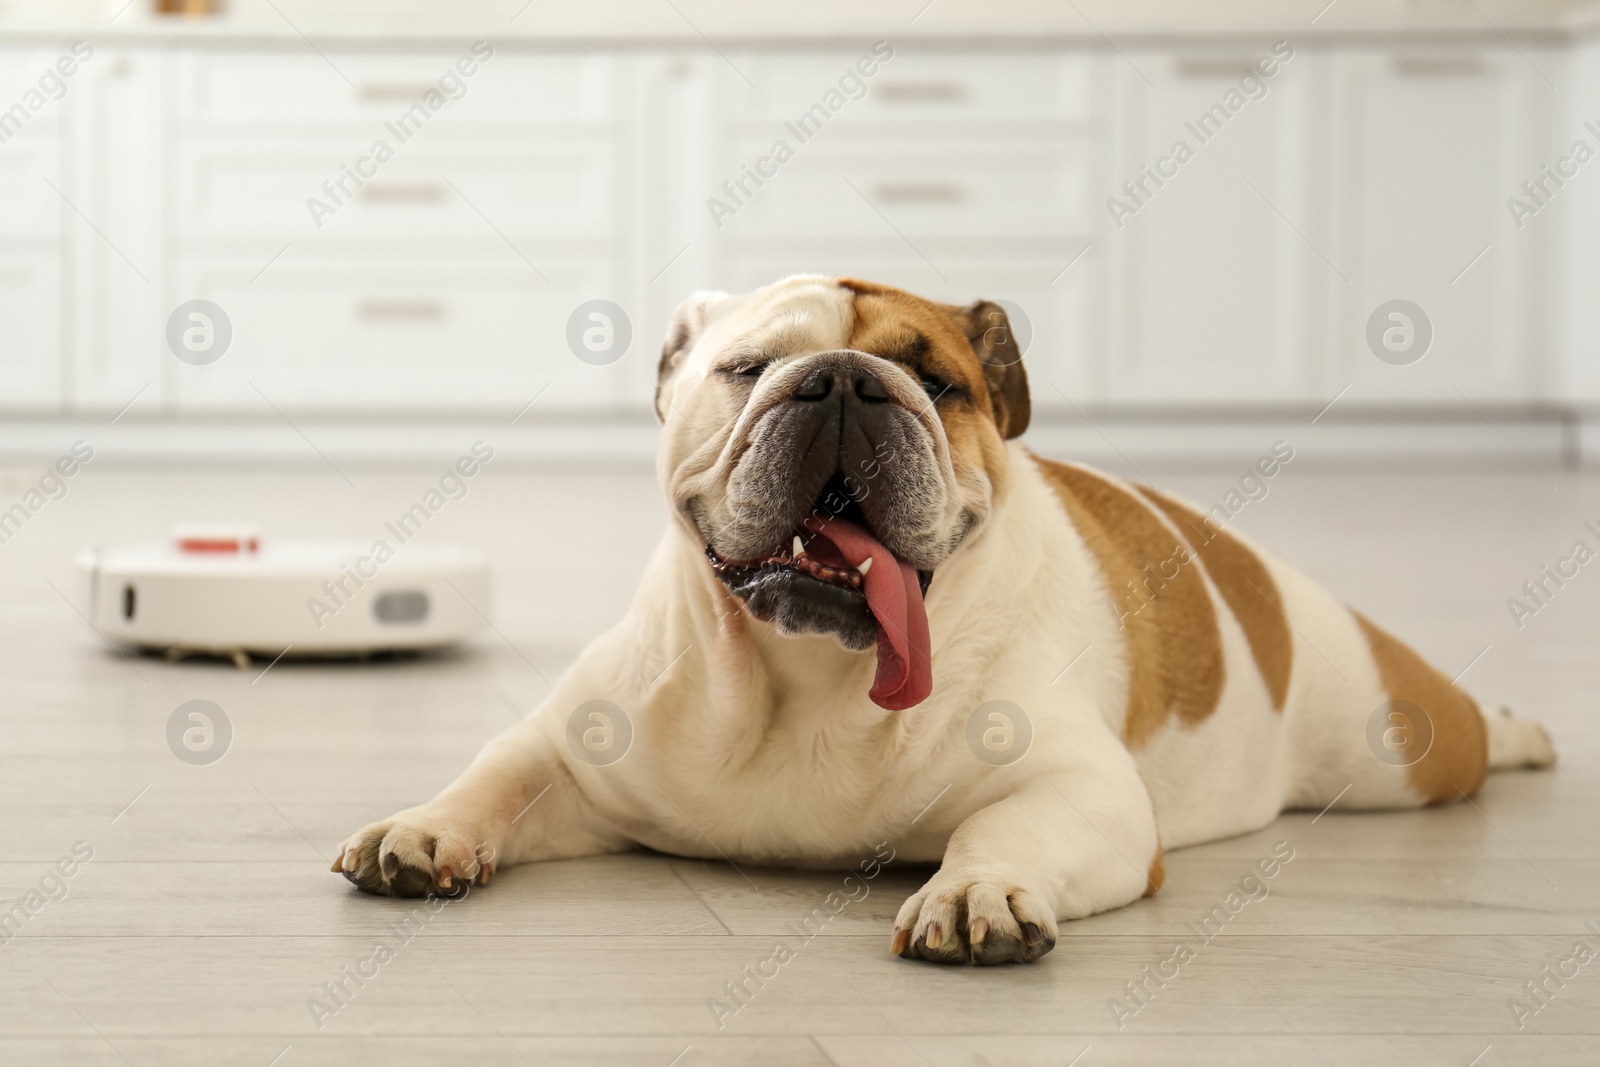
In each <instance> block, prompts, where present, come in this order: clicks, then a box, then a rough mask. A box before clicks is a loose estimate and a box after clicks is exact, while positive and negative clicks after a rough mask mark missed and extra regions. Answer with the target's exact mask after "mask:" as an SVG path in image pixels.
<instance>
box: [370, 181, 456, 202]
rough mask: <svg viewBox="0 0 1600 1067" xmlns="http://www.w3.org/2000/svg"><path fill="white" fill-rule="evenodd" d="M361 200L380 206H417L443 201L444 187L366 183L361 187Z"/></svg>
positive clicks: (431, 184) (422, 184) (434, 184)
mask: <svg viewBox="0 0 1600 1067" xmlns="http://www.w3.org/2000/svg"><path fill="white" fill-rule="evenodd" d="M361 199H363V200H371V201H374V202H376V203H380V204H395V203H407V204H419V203H425V202H430V201H438V200H443V199H444V186H442V185H440V184H439V183H438V182H368V183H367V184H366V185H363V186H362V187H361Z"/></svg>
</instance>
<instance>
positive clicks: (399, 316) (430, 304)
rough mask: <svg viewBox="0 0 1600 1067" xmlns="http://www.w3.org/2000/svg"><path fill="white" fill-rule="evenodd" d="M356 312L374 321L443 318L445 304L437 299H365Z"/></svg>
mask: <svg viewBox="0 0 1600 1067" xmlns="http://www.w3.org/2000/svg"><path fill="white" fill-rule="evenodd" d="M356 314H358V315H360V316H361V317H362V318H364V319H367V320H369V321H373V322H394V321H397V320H408V321H416V320H421V319H442V318H444V305H443V304H441V303H439V302H438V301H437V300H363V301H362V302H361V303H360V304H359V305H358V306H357V307H356Z"/></svg>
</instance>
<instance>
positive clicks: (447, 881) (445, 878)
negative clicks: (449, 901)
mask: <svg viewBox="0 0 1600 1067" xmlns="http://www.w3.org/2000/svg"><path fill="white" fill-rule="evenodd" d="M454 881H455V879H454V875H453V874H452V872H451V870H450V868H449V867H440V868H439V888H440V889H449V888H450V886H451V885H453V884H454Z"/></svg>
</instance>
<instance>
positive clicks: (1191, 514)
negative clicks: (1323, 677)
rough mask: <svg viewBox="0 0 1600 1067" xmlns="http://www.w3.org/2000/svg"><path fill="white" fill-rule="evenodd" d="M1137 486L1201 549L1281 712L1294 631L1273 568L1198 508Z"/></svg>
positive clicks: (1196, 549) (1197, 549)
mask: <svg viewBox="0 0 1600 1067" xmlns="http://www.w3.org/2000/svg"><path fill="white" fill-rule="evenodd" d="M1139 490H1140V492H1142V493H1144V495H1145V496H1147V497H1149V498H1150V499H1151V500H1153V501H1155V502H1156V504H1157V505H1158V506H1159V507H1160V508H1161V510H1162V511H1165V512H1166V513H1167V518H1169V519H1171V520H1172V522H1173V525H1175V526H1177V527H1178V529H1179V530H1182V531H1183V535H1184V536H1185V537H1186V538H1188V540H1189V545H1190V547H1192V548H1194V550H1195V551H1196V552H1198V553H1199V554H1200V562H1201V563H1203V564H1204V565H1205V568H1206V573H1207V574H1209V575H1211V580H1212V581H1213V582H1215V583H1216V586H1217V589H1218V591H1220V592H1221V593H1222V599H1224V600H1226V601H1227V602H1228V607H1229V609H1230V610H1232V611H1233V617H1234V618H1236V619H1238V620H1239V627H1240V628H1241V629H1242V630H1244V635H1245V638H1246V639H1247V640H1249V642H1250V655H1251V657H1252V658H1253V659H1254V660H1255V661H1256V670H1258V671H1260V672H1261V677H1262V679H1263V680H1264V681H1265V682H1266V683H1267V691H1268V692H1269V693H1271V694H1272V707H1273V710H1274V711H1280V712H1281V711H1282V710H1283V704H1284V701H1285V700H1287V699H1288V697H1289V674H1290V671H1291V670H1292V668H1293V667H1294V635H1293V633H1291V631H1290V629H1289V619H1288V616H1287V614H1286V613H1285V612H1284V610H1283V597H1282V595H1280V594H1279V592H1278V583H1277V582H1275V581H1273V580H1272V572H1271V571H1269V570H1267V566H1266V564H1264V563H1262V562H1261V560H1260V558H1259V557H1257V556H1256V554H1255V553H1254V552H1252V551H1250V549H1249V548H1247V547H1246V546H1245V544H1244V542H1242V541H1240V540H1239V539H1238V538H1237V537H1234V536H1233V535H1232V534H1230V533H1228V532H1226V531H1224V530H1221V529H1218V528H1217V527H1215V526H1213V525H1212V524H1211V523H1210V522H1209V521H1208V520H1207V519H1205V518H1202V517H1201V516H1200V514H1199V513H1198V512H1196V511H1193V510H1192V509H1190V508H1188V507H1185V506H1184V505H1182V504H1180V503H1178V502H1177V501H1176V500H1173V499H1171V498H1170V497H1166V496H1163V495H1162V494H1160V493H1158V492H1156V491H1155V490H1154V489H1151V488H1149V487H1148V486H1140V487H1139Z"/></svg>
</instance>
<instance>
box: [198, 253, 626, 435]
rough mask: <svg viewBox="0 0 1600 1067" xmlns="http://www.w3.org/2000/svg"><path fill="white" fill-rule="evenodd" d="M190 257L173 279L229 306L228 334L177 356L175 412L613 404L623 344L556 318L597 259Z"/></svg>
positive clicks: (585, 285) (581, 292)
mask: <svg viewBox="0 0 1600 1067" xmlns="http://www.w3.org/2000/svg"><path fill="white" fill-rule="evenodd" d="M259 270H260V266H259V264H257V263H256V262H254V261H253V260H251V261H243V260H238V261H234V260H227V259H221V258H216V259H210V258H207V259H200V258H195V259H191V260H190V261H189V262H188V263H186V264H185V265H184V266H183V267H182V269H181V276H180V279H179V280H180V283H181V284H182V286H183V288H184V291H185V292H186V293H190V294H192V295H193V296H195V297H199V298H204V299H207V300H210V301H212V302H214V303H216V304H217V305H218V306H219V307H221V308H222V309H223V311H224V312H225V313H226V314H227V316H228V319H229V323H230V326H231V330H232V341H231V344H230V347H229V348H228V350H227V351H226V353H225V354H224V355H223V356H222V357H221V358H220V359H218V360H217V361H216V362H214V363H211V364H208V365H205V366H188V365H182V366H180V367H179V369H178V373H177V376H176V384H175V392H176V396H177V402H178V406H179V408H180V409H181V410H183V411H186V412H192V411H201V410H210V411H227V410H233V411H237V410H246V411H251V412H255V413H262V412H265V413H266V414H268V415H271V414H272V411H271V407H270V406H269V405H268V403H267V401H268V400H270V401H271V403H272V404H275V405H277V406H278V407H279V408H281V409H284V410H286V411H327V412H338V411H370V410H384V409H399V410H410V411H426V410H428V409H430V408H431V409H436V410H466V409H489V410H496V409H501V410H504V411H506V413H507V417H508V418H509V417H510V416H511V415H512V414H515V413H516V411H517V409H518V408H520V407H522V406H523V405H524V404H526V403H527V402H529V401H530V400H532V399H533V398H534V397H535V396H536V395H539V394H540V391H541V390H545V392H544V395H543V396H541V397H540V399H539V410H540V411H548V410H554V409H557V408H568V409H597V408H609V407H613V406H615V404H616V403H617V402H618V400H619V399H621V398H623V397H624V396H625V395H626V385H627V367H626V362H627V360H628V359H630V358H633V359H638V358H644V357H643V356H642V355H641V352H642V351H643V350H644V349H645V348H649V347H650V346H648V345H645V346H643V347H641V342H640V341H639V340H638V339H637V338H636V339H635V340H634V343H633V346H632V347H631V348H630V350H629V355H627V356H624V357H623V359H622V360H620V361H618V362H617V363H614V364H611V365H608V366H591V365H590V364H588V363H585V362H582V361H580V360H579V359H578V358H577V357H576V356H575V355H574V354H573V353H572V352H571V351H570V350H569V349H568V347H567V342H566V324H567V318H568V316H569V315H570V314H571V312H572V311H573V309H574V308H576V307H577V306H578V305H579V304H580V303H582V302H584V301H586V300H588V299H591V298H592V297H594V296H595V295H596V294H597V293H604V292H606V291H608V289H609V281H610V271H609V268H608V265H607V264H604V263H592V264H572V263H569V264H552V265H546V266H545V268H544V272H545V274H546V276H547V278H548V279H549V281H548V282H545V281H541V280H540V279H539V278H538V277H537V276H535V275H534V273H533V271H532V270H531V269H530V268H529V267H528V266H527V265H526V264H525V263H523V262H521V261H520V260H518V259H516V258H514V257H513V256H511V255H510V254H509V253H508V254H506V255H503V256H500V257H498V260H497V261H486V260H485V259H483V258H473V259H470V260H463V261H460V262H449V261H445V260H434V261H428V262H422V261H412V262H404V261H402V262H368V261H362V262H345V261H339V262H327V261H323V262H310V263H307V262H295V261H292V260H289V259H285V260H284V261H282V262H279V263H278V264H276V265H274V266H273V267H272V269H271V270H269V271H267V272H266V273H264V274H261V275H260V277H258V278H254V280H252V278H253V276H254V275H256V274H257V273H258V272H259Z"/></svg>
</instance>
